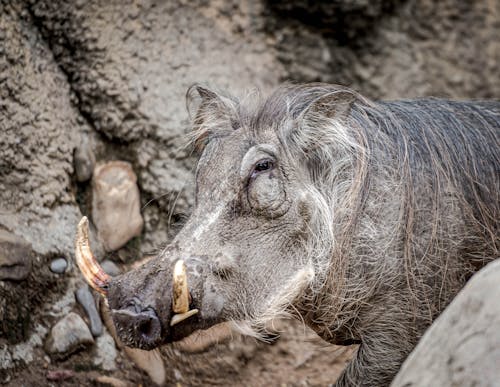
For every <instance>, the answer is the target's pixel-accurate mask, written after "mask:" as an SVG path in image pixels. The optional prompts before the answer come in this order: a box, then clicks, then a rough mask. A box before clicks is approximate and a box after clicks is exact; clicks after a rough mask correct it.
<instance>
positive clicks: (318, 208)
mask: <svg viewBox="0 0 500 387" xmlns="http://www.w3.org/2000/svg"><path fill="white" fill-rule="evenodd" d="M188 105H189V106H190V107H192V109H191V110H192V111H193V117H194V118H193V122H194V129H195V130H194V133H193V142H194V143H195V144H196V145H197V149H198V150H199V151H200V152H201V158H200V162H199V164H198V169H197V173H196V179H197V192H196V206H195V208H194V210H193V215H192V216H191V218H190V219H189V221H188V222H187V224H186V226H185V227H184V229H183V230H182V231H181V232H180V233H179V235H178V236H177V237H176V239H175V241H174V243H173V244H172V246H170V247H169V248H168V249H167V250H165V252H164V253H163V254H161V255H160V257H159V259H158V260H157V263H155V264H153V266H152V268H151V269H144V271H145V272H146V273H147V275H150V273H151V270H153V269H154V270H156V271H158V270H166V271H168V270H171V266H172V262H173V261H175V260H176V259H178V258H179V257H188V258H184V259H186V262H187V265H188V267H190V266H191V270H192V272H196V273H200V272H202V273H203V274H199V275H198V274H196V275H195V274H192V276H191V278H193V280H192V281H191V292H192V295H193V299H195V301H196V302H198V303H199V306H200V308H201V311H200V319H201V320H203V319H206V320H207V321H208V320H210V321H213V322H215V321H221V320H233V321H235V322H236V323H235V324H236V325H237V326H238V327H239V328H240V329H241V330H242V331H244V332H245V333H247V334H253V335H255V336H257V337H259V336H261V334H262V333H263V332H264V331H265V329H266V327H267V326H268V325H269V324H270V323H272V320H273V319H275V318H277V317H283V316H289V315H294V316H295V317H297V318H299V319H301V320H302V321H304V322H305V323H306V324H307V325H309V326H310V327H311V328H312V329H314V330H315V331H316V332H317V333H318V334H319V335H320V336H321V337H322V338H323V339H325V340H326V341H328V342H331V343H336V344H349V343H360V347H359V349H358V352H357V355H356V358H355V359H354V360H353V361H352V362H351V363H350V365H349V366H348V367H347V369H346V370H345V372H344V373H343V375H342V376H341V378H340V379H339V380H338V381H337V385H338V386H385V385H388V384H389V382H390V380H391V379H392V377H393V376H394V375H395V373H396V372H397V370H398V368H399V367H400V365H401V363H402V362H403V360H404V359H405V357H406V356H407V355H408V353H409V352H410V351H411V350H412V348H413V347H414V346H415V344H416V342H417V341H418V339H419V338H420V336H421V335H422V333H423V331H424V330H425V329H426V328H427V327H428V326H429V324H430V323H431V322H432V321H433V319H434V318H436V316H437V315H438V314H439V313H440V312H441V311H442V310H443V309H444V307H445V306H446V305H447V304H448V303H449V301H450V300H451V298H452V297H453V296H454V295H455V294H456V293H457V292H458V290H459V289H460V288H461V287H462V286H463V285H464V283H465V282H466V281H467V279H468V278H469V277H470V276H471V275H472V274H473V273H474V272H475V271H477V270H478V269H479V268H480V267H482V266H483V265H485V264H486V263H487V262H489V261H491V260H493V259H495V258H497V257H498V256H499V253H498V249H499V235H498V228H499V225H498V222H499V218H500V209H499V203H500V200H499V199H500V198H499V195H500V182H499V168H500V160H499V158H500V104H499V103H497V102H451V101H443V100H437V99H422V100H414V101H394V102H373V101H369V100H368V99H366V98H364V97H362V96H360V95H359V94H357V93H356V92H354V91H352V90H349V89H347V88H343V87H339V86H332V85H325V84H311V85H303V86H298V85H286V86H283V87H281V88H280V89H278V90H277V91H276V92H275V93H274V94H273V95H271V96H270V97H268V98H267V99H265V100H262V99H261V98H259V97H258V96H256V95H255V94H254V95H251V96H249V97H247V98H245V99H244V100H243V101H238V100H237V99H236V98H234V97H230V96H225V95H223V94H217V93H214V92H211V91H208V90H206V89H203V88H199V87H193V88H192V89H190V90H189V91H188ZM266 155H272V156H269V158H268V157H267V156H266ZM268 159H271V160H272V161H273V162H272V163H271V165H273V169H272V170H270V171H267V170H266V171H264V172H263V173H261V174H258V173H256V172H255V171H256V169H255V168H256V167H255V166H256V165H257V164H258V163H259V162H260V161H262V160H264V161H265V160H268ZM259 160H260V161H259ZM256 163H257V164H256ZM200 255H203V256H204V257H205V259H204V260H200V259H199V256H200ZM190 256H191V257H193V258H192V260H190V259H189V257H190ZM195 262H196V263H195ZM194 267H196V270H195V269H194ZM201 267H202V268H203V270H201V269H200V268H201ZM200 270H201V271H200ZM160 282H161V281H160ZM157 286H158V287H159V288H160V287H161V286H162V285H161V284H160V285H157ZM163 286H164V285H163ZM197 305H198V304H197ZM153 306H154V305H153ZM162 318H164V319H167V318H168V316H167V315H165V316H164V317H162ZM166 321H168V320H166ZM187 324H189V323H187ZM192 325H193V329H194V327H195V326H196V323H195V322H194V321H193V322H192ZM184 328H185V329H188V327H187V326H185V327H184Z"/></svg>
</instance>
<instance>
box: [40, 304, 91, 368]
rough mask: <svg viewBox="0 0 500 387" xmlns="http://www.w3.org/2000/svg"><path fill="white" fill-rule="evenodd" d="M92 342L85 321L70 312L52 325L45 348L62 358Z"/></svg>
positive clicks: (56, 356)
mask: <svg viewBox="0 0 500 387" xmlns="http://www.w3.org/2000/svg"><path fill="white" fill-rule="evenodd" d="M93 343H94V339H93V337H92V334H91V333H90V331H89V328H88V327H87V324H85V321H83V319H82V318H81V317H80V316H79V315H77V314H76V313H73V312H70V313H69V314H68V315H67V316H66V317H64V318H62V319H61V320H59V321H58V322H57V324H56V325H54V326H53V327H52V330H51V332H50V334H49V337H48V339H47V341H46V343H45V350H46V351H47V353H49V354H50V355H52V356H53V357H54V358H57V359H63V358H66V357H68V356H69V355H71V354H72V353H74V352H76V351H78V350H79V349H81V348H84V347H86V346H88V345H91V344H93Z"/></svg>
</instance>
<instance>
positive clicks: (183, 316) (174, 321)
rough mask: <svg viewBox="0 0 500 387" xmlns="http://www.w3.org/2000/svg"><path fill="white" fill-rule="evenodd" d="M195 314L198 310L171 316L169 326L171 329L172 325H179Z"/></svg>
mask: <svg viewBox="0 0 500 387" xmlns="http://www.w3.org/2000/svg"><path fill="white" fill-rule="evenodd" d="M196 313H198V309H191V310H190V311H189V312H186V313H179V314H174V315H173V316H172V319H171V320H170V326H171V327H173V326H174V325H177V324H179V323H180V322H181V321H184V320H185V319H187V318H189V317H191V316H194V315H195V314H196Z"/></svg>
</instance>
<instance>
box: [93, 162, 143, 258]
mask: <svg viewBox="0 0 500 387" xmlns="http://www.w3.org/2000/svg"><path fill="white" fill-rule="evenodd" d="M92 219H93V221H94V224H95V225H96V227H97V230H98V232H99V236H100V237H101V240H102V241H103V244H104V248H105V249H106V250H107V251H114V250H118V249H119V248H120V247H122V246H123V245H125V244H126V243H127V242H128V241H129V240H130V239H132V238H133V237H135V236H138V235H140V234H141V232H142V227H143V225H144V221H143V219H142V215H141V212H140V195H139V188H138V187H137V176H136V175H135V173H134V171H133V169H132V165H131V164H130V163H127V162H124V161H110V162H108V163H105V164H101V165H99V166H97V167H96V168H95V170H94V175H93V178H92Z"/></svg>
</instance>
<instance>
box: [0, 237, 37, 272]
mask: <svg viewBox="0 0 500 387" xmlns="http://www.w3.org/2000/svg"><path fill="white" fill-rule="evenodd" d="M32 260H33V251H32V249H31V245H30V243H28V242H27V241H25V240H24V239H23V238H21V237H18V236H17V235H14V234H12V233H10V232H7V231H3V230H0V280H14V281H21V280H24V279H26V277H28V275H29V273H30V271H31V262H32Z"/></svg>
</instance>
